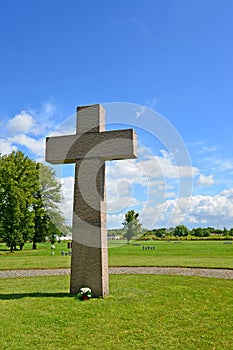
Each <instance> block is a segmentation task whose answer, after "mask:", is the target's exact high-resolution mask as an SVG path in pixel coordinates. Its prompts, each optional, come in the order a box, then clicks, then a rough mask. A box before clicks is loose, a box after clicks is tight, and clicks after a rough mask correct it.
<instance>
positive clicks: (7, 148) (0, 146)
mask: <svg viewBox="0 0 233 350" xmlns="http://www.w3.org/2000/svg"><path fill="white" fill-rule="evenodd" d="M16 150H17V147H16V146H14V145H12V144H11V142H10V141H8V140H5V139H0V154H9V153H11V152H12V151H16Z"/></svg>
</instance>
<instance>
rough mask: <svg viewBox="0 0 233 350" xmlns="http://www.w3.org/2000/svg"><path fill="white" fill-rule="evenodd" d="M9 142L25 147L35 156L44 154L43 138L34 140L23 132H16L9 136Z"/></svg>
mask: <svg viewBox="0 0 233 350" xmlns="http://www.w3.org/2000/svg"><path fill="white" fill-rule="evenodd" d="M9 142H10V143H11V144H12V145H21V146H24V147H26V148H27V149H28V150H30V151H31V152H32V153H34V154H35V155H36V156H41V155H43V154H44V150H45V140H44V138H41V139H39V140H36V139H34V138H32V137H29V136H27V135H24V134H16V135H15V136H13V137H10V138H9Z"/></svg>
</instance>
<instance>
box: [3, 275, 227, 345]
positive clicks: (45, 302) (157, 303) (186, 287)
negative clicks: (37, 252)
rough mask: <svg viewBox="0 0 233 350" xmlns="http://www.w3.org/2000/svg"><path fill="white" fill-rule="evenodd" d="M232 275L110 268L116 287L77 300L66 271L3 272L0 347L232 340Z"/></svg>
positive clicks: (224, 342) (175, 343) (223, 341)
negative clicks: (210, 276) (102, 294)
mask: <svg viewBox="0 0 233 350" xmlns="http://www.w3.org/2000/svg"><path fill="white" fill-rule="evenodd" d="M232 287H233V281H231V280H220V279H207V278H200V277H184V276H182V277H181V276H155V275H140V276H139V275H124V276H118V275H113V276H110V291H111V294H110V296H109V297H106V298H105V299H91V300H89V301H85V302H79V301H77V300H75V298H74V297H71V296H70V295H69V294H68V288H69V278H68V276H57V277H54V276H52V277H32V278H15V279H14V280H12V279H4V280H1V285H0V316H1V326H0V348H1V349H4V350H12V349H14V350H23V349H25V350H31V349H33V350H37V349H38V350H40V349H46V350H53V349H58V350H59V349H84V350H85V349H97V350H98V349H101V350H105V349H113V350H115V349H116V350H119V349H130V348H133V349H148V350H149V349H157V350H162V349H166V350H167V349H176V350H184V349H188V350H196V349H199V350H205V349H206V350H207V349H208V350H209V349H211V350H214V349H216V350H217V349H219V350H220V349H221V350H224V349H226V350H229V349H231V348H232V322H233V303H232Z"/></svg>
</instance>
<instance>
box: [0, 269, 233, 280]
mask: <svg viewBox="0 0 233 350" xmlns="http://www.w3.org/2000/svg"><path fill="white" fill-rule="evenodd" d="M69 274H70V269H43V270H42V269H41V270H39V269H36V270H2V271H0V278H11V277H35V276H58V275H69ZM109 274H116V275H118V274H152V275H153V274H154V275H182V276H201V277H215V278H225V279H233V270H228V269H201V268H190V267H134V266H133V267H110V268H109Z"/></svg>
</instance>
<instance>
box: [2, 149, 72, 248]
mask: <svg viewBox="0 0 233 350" xmlns="http://www.w3.org/2000/svg"><path fill="white" fill-rule="evenodd" d="M61 199H62V196H61V183H60V182H59V181H58V180H57V179H56V177H55V172H54V170H53V169H52V168H50V167H48V166H46V165H44V164H42V163H39V162H36V161H34V160H32V159H30V158H29V157H27V156H25V155H24V153H23V152H21V151H13V152H12V153H10V154H9V155H0V239H1V240H2V241H4V242H5V243H6V245H7V246H8V247H9V248H10V251H11V252H12V251H13V250H16V249H17V246H18V247H19V248H20V249H23V246H24V244H25V242H28V241H30V242H32V248H33V249H36V247H37V243H40V242H43V241H45V239H46V238H49V239H50V240H51V242H54V241H55V240H56V237H57V236H62V235H65V234H66V232H67V227H66V225H65V219H64V217H63V215H62V213H61V212H60V210H59V203H60V202H61Z"/></svg>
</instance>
